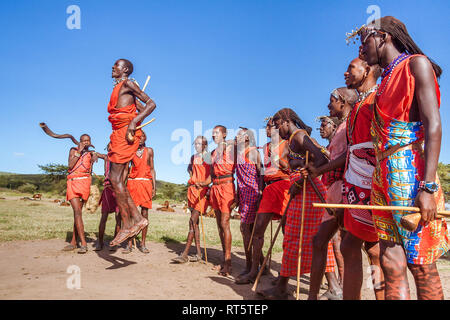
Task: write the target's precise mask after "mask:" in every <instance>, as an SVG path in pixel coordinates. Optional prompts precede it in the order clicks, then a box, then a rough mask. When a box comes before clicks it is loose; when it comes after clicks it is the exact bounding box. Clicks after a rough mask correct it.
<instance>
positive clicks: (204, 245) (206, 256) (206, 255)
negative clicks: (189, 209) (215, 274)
mask: <svg viewBox="0 0 450 320" xmlns="http://www.w3.org/2000/svg"><path fill="white" fill-rule="evenodd" d="M201 192H202V191H201V189H199V190H198V203H200V195H201ZM200 223H201V225H202V235H203V247H204V248H205V261H206V263H208V254H207V253H206V237H205V231H204V230H203V214H202V211H201V210H200Z"/></svg>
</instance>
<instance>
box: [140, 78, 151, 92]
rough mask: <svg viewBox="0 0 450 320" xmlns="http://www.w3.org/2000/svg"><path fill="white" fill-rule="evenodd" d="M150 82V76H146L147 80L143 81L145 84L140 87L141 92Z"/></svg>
mask: <svg viewBox="0 0 450 320" xmlns="http://www.w3.org/2000/svg"><path fill="white" fill-rule="evenodd" d="M149 81H150V76H147V80H145V84H144V86H143V87H142V91H145V88H146V87H147V84H148V82H149Z"/></svg>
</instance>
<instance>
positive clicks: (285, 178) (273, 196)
mask: <svg viewBox="0 0 450 320" xmlns="http://www.w3.org/2000/svg"><path fill="white" fill-rule="evenodd" d="M286 147H287V140H281V141H280V142H279V143H278V144H276V145H272V144H271V143H270V142H269V143H266V144H265V145H264V182H265V183H266V187H265V188H264V191H263V194H262V199H261V202H260V204H259V208H258V213H274V215H273V219H274V220H278V219H280V218H281V216H282V215H283V214H284V211H285V209H286V206H287V203H288V202H289V188H290V186H291V183H290V181H289V173H288V172H285V171H283V170H281V169H280V167H279V166H278V164H277V162H285V163H288V160H287V157H286V156H285V157H283V152H284V150H285V149H286ZM273 162H275V163H273Z"/></svg>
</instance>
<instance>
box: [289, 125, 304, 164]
mask: <svg viewBox="0 0 450 320" xmlns="http://www.w3.org/2000/svg"><path fill="white" fill-rule="evenodd" d="M300 131H302V129H297V130H295V131H294V132H293V133H292V134H291V136H290V137H289V141H288V149H289V158H291V159H292V160H304V159H305V156H304V155H301V154H300V153H297V152H294V151H292V149H291V141H292V138H293V137H294V136H295V135H296V134H297V133H298V132H300Z"/></svg>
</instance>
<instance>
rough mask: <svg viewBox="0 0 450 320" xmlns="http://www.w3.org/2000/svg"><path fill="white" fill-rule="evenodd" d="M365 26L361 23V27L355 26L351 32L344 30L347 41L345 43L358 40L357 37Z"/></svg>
mask: <svg viewBox="0 0 450 320" xmlns="http://www.w3.org/2000/svg"><path fill="white" fill-rule="evenodd" d="M365 28H366V25H365V24H363V25H362V26H361V27H359V28H357V29H356V30H353V29H352V32H346V33H345V35H346V38H345V42H347V45H349V44H350V42H353V44H355V43H356V41H358V40H359V37H360V35H361V31H362V30H364V29H365Z"/></svg>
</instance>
